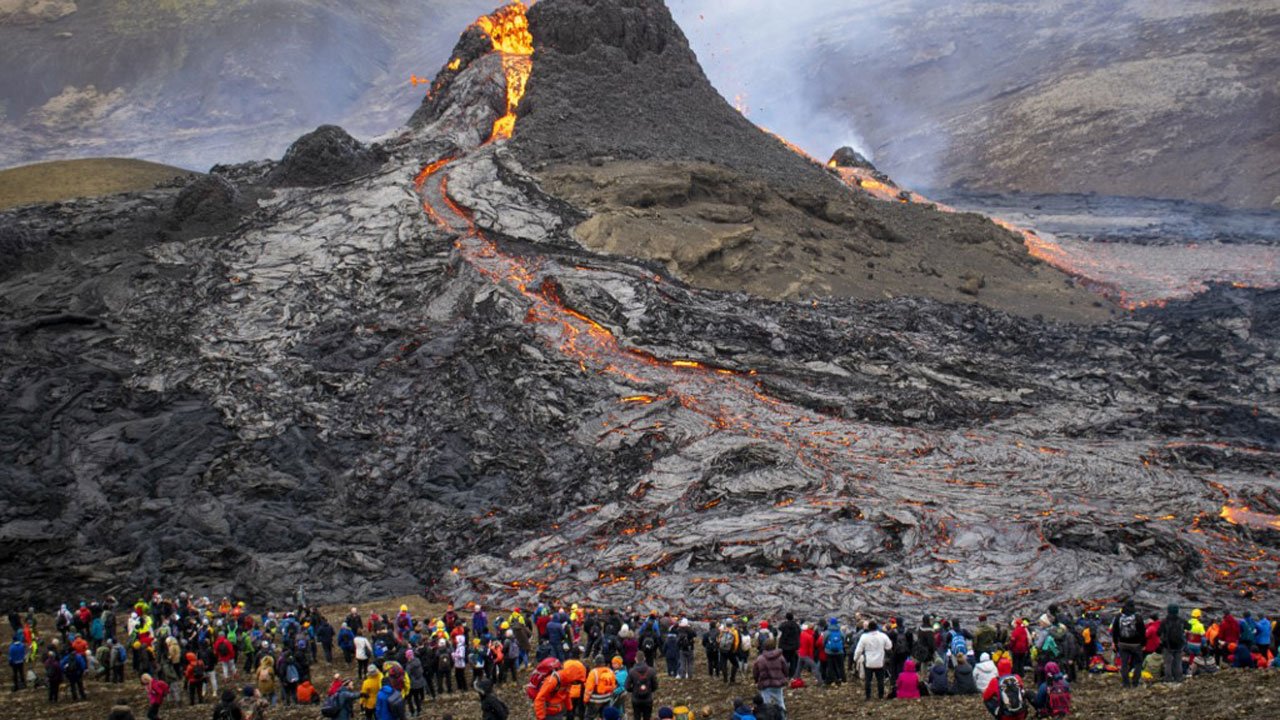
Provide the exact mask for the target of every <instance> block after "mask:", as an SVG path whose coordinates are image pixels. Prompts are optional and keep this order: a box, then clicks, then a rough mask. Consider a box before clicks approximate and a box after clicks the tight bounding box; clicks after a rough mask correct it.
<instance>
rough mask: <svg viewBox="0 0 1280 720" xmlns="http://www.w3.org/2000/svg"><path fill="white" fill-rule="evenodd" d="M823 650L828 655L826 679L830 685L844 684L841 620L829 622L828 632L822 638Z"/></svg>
mask: <svg viewBox="0 0 1280 720" xmlns="http://www.w3.org/2000/svg"><path fill="white" fill-rule="evenodd" d="M822 649H823V650H824V651H826V654H827V664H826V671H825V677H824V678H823V679H824V680H826V681H827V682H828V683H835V684H836V685H843V684H844V631H842V630H841V629H840V619H839V618H830V619H829V620H827V632H826V633H825V634H824V635H823V636H822Z"/></svg>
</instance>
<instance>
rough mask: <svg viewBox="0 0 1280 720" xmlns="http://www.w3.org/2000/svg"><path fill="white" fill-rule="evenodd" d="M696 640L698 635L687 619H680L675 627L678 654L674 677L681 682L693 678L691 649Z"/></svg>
mask: <svg viewBox="0 0 1280 720" xmlns="http://www.w3.org/2000/svg"><path fill="white" fill-rule="evenodd" d="M697 639H698V634H697V633H696V632H694V630H693V627H692V626H691V625H690V624H689V618H680V622H679V623H678V624H677V625H676V648H677V650H678V651H679V653H680V662H679V667H678V668H677V670H676V677H678V678H680V679H681V680H689V679H691V678H692V677H693V648H694V645H695V644H696V643H697Z"/></svg>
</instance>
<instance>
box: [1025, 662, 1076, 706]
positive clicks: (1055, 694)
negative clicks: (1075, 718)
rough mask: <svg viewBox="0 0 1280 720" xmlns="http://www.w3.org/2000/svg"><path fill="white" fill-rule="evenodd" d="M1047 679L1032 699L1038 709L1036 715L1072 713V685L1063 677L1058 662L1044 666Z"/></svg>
mask: <svg viewBox="0 0 1280 720" xmlns="http://www.w3.org/2000/svg"><path fill="white" fill-rule="evenodd" d="M1044 673H1045V679H1044V682H1042V683H1040V689H1039V690H1037V691H1036V696H1035V697H1034V698H1033V699H1032V700H1031V705H1032V707H1034V708H1035V709H1036V717H1038V718H1046V717H1066V716H1068V715H1070V714H1071V686H1070V685H1069V684H1068V683H1067V679H1066V678H1065V677H1063V675H1062V670H1061V668H1059V667H1058V663H1056V662H1050V663H1046V664H1045V666H1044Z"/></svg>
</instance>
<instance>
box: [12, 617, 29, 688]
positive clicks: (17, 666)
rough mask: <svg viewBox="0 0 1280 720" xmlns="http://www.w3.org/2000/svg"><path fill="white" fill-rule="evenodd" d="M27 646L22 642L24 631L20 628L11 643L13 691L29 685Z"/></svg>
mask: <svg viewBox="0 0 1280 720" xmlns="http://www.w3.org/2000/svg"><path fill="white" fill-rule="evenodd" d="M26 663H27V646H26V643H24V642H22V631H21V630H19V631H17V632H15V633H14V635H13V642H12V643H10V644H9V669H10V670H11V671H12V672H13V692H18V691H19V690H22V689H24V688H26V687H27V671H26Z"/></svg>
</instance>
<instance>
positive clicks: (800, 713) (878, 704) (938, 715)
mask: <svg viewBox="0 0 1280 720" xmlns="http://www.w3.org/2000/svg"><path fill="white" fill-rule="evenodd" d="M402 600H403V601H405V602H407V603H409V605H410V608H411V609H412V610H413V611H414V612H415V613H419V612H420V609H419V608H420V607H422V603H421V601H420V600H418V599H414V598H403V599H401V600H395V601H390V602H387V603H385V605H386V607H388V608H390V607H396V606H398V605H399V604H400V602H401V601H402ZM332 611H333V612H332V613H331V614H336V613H340V612H343V611H345V607H340V606H335V607H333V608H332ZM695 653H696V654H695V658H694V661H695V672H694V677H693V678H692V679H690V680H668V679H667V678H666V676H665V675H662V676H660V677H659V688H658V693H657V696H656V701H655V702H656V703H657V704H658V705H659V706H660V705H671V706H673V707H674V706H676V705H680V704H684V705H687V706H689V707H691V708H693V709H694V711H695V712H697V713H698V717H699V718H709V719H711V720H715V718H722V719H723V718H727V717H728V716H729V715H730V712H729V710H730V709H731V707H732V702H733V700H734V699H735V698H743V699H746V700H750V699H751V696H752V695H754V694H755V688H754V686H753V685H751V684H750V683H747V682H745V681H743V680H742V679H739V681H738V682H737V683H735V684H733V685H726V684H725V683H724V682H723V681H722V680H718V679H712V678H709V677H708V676H707V673H706V662H705V660H704V658H703V656H702V651H701V649H698V650H696V651H695ZM354 672H355V668H354V667H346V666H344V665H342V664H341V658H339V662H338V663H337V664H330V663H326V662H324V661H323V657H322V658H321V661H320V662H319V664H318V665H316V666H315V668H314V669H313V677H314V678H323V679H324V680H325V682H324V685H325V686H327V683H328V680H329V679H331V678H332V676H333V674H334V673H339V674H341V675H343V676H344V677H351V676H353V675H354ZM1082 677H1084V679H1082V680H1080V681H1079V682H1077V684H1076V685H1075V687H1073V688H1072V706H1073V710H1074V713H1073V717H1079V718H1090V719H1091V720H1129V719H1130V718H1137V717H1140V718H1155V719H1156V720H1165V719H1171V718H1176V719H1178V720H1181V719H1182V718H1203V719H1204V720H1241V719H1243V718H1249V719H1250V720H1252V719H1254V718H1268V717H1272V716H1273V715H1274V713H1275V712H1276V708H1277V707H1280V673H1277V672H1276V671H1240V670H1227V671H1225V672H1221V673H1218V674H1216V675H1211V676H1208V677H1199V678H1192V679H1190V680H1188V681H1186V682H1184V683H1182V684H1180V685H1156V686H1152V687H1145V688H1141V689H1138V690H1123V689H1121V688H1120V687H1119V681H1118V678H1117V677H1116V676H1115V675H1098V676H1087V677H1085V676H1082ZM527 678H528V674H527V673H523V674H522V675H521V683H520V685H519V686H516V685H513V684H507V685H503V686H500V687H499V689H498V694H499V695H500V696H501V697H502V699H503V700H504V701H505V702H506V703H507V707H508V709H509V710H510V712H511V717H513V718H523V717H531V715H532V705H531V703H530V701H529V699H528V698H527V697H526V696H525V695H524V693H523V691H522V689H521V688H522V687H523V682H524V681H525V680H527ZM126 680H127V682H126V684H124V685H122V686H111V685H108V684H105V683H102V682H99V681H97V680H91V681H89V682H88V683H87V684H86V685H87V692H88V696H89V699H88V701H86V702H81V703H74V704H72V703H68V702H67V701H66V699H65V689H64V698H63V700H62V702H61V703H60V704H58V705H52V706H51V705H49V704H48V703H47V698H46V697H45V696H44V694H43V692H42V691H23V692H20V693H18V694H16V695H8V696H7V698H8V700H9V702H8V703H7V706H6V707H7V709H8V710H9V711H11V712H13V713H14V715H13V717H22V718H27V719H29V720H35V719H44V718H48V719H49V720H53V719H54V718H63V717H67V715H68V713H72V716H74V717H104V716H106V714H107V713H108V711H109V709H110V707H111V706H112V705H113V704H115V703H116V702H118V701H119V700H121V699H127V704H129V705H130V706H131V707H132V708H133V712H134V715H135V716H136V717H139V718H141V717H142V715H143V713H144V712H145V710H146V706H145V701H144V696H143V692H142V689H141V688H140V687H139V686H138V685H137V680H136V678H135V677H134V676H133V674H132V672H129V673H128V675H127V677H126ZM237 687H239V686H237ZM324 689H325V688H323V687H322V688H321V690H324ZM873 693H874V689H873ZM786 702H787V709H788V713H789V716H790V717H793V718H818V719H823V720H825V719H827V718H884V719H886V720H986V719H987V718H989V717H990V715H989V714H988V713H987V712H986V710H985V708H984V707H983V706H982V703H981V701H980V700H979V699H977V698H975V697H937V698H923V699H921V700H892V701H880V700H872V701H870V702H868V701H866V700H864V699H863V693H862V686H861V684H859V683H850V684H846V685H843V686H836V687H806V688H803V689H800V690H788V691H787V696H786ZM703 708H708V709H709V710H710V711H711V712H710V713H704V712H703ZM211 713H212V706H211V705H199V706H195V707H191V706H186V705H183V706H181V707H170V706H166V707H165V710H164V712H162V713H161V717H164V718H175V719H176V720H202V719H203V718H207V717H209V715H210V714H211ZM445 715H451V716H452V717H454V718H455V719H456V720H475V719H478V718H479V717H480V711H479V703H478V702H477V699H476V696H475V694H474V693H471V692H466V693H454V694H452V695H442V696H441V697H440V699H438V700H435V701H431V700H428V701H427V704H426V706H425V709H424V711H423V717H425V718H428V719H429V720H439V719H440V718H442V717H444V716H445ZM269 717H271V718H278V719H279V720H312V719H313V718H316V717H319V711H318V710H317V709H316V707H315V706H311V707H297V706H295V707H292V708H283V707H278V708H276V709H275V710H274V711H273V712H272V713H271V714H270V716H269Z"/></svg>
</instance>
